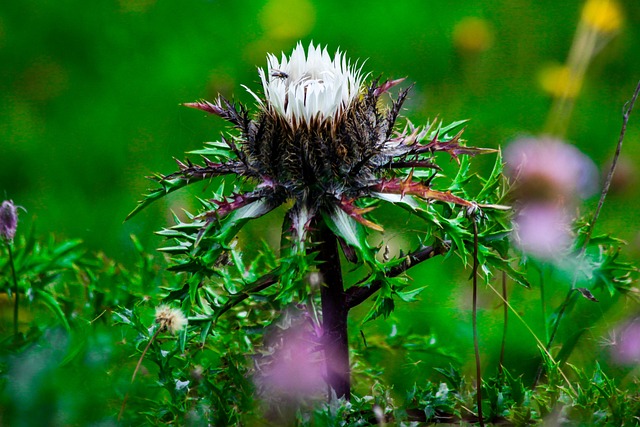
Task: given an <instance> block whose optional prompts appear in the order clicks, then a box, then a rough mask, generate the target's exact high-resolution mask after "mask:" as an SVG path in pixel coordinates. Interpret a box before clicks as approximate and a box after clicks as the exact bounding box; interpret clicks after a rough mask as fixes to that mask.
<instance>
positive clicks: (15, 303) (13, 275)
mask: <svg viewBox="0 0 640 427" xmlns="http://www.w3.org/2000/svg"><path fill="white" fill-rule="evenodd" d="M7 250H8V251H9V265H10V266H11V278H12V279H13V293H14V294H15V298H14V300H13V334H14V336H15V337H16V338H17V337H18V308H19V307H18V305H19V302H20V292H19V291H18V279H17V277H16V267H15V265H14V262H13V250H12V249H11V242H7Z"/></svg>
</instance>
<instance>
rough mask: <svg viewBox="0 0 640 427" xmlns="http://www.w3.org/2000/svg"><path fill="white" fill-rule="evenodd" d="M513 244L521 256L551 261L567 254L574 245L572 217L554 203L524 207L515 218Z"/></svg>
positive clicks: (532, 204)
mask: <svg viewBox="0 0 640 427" xmlns="http://www.w3.org/2000/svg"><path fill="white" fill-rule="evenodd" d="M513 237H514V241H515V244H516V245H517V246H518V247H519V248H520V249H522V250H523V251H524V252H526V253H528V254H530V255H533V256H535V257H538V258H542V259H553V258H556V257H557V256H559V255H562V254H564V253H566V252H567V250H568V249H569V248H570V247H571V244H572V242H573V236H572V234H571V217H570V216H569V214H568V213H567V212H566V210H565V209H564V207H563V206H562V205H560V204H557V203H530V204H527V205H524V206H523V207H522V208H521V209H520V210H519V212H518V213H517V214H516V216H515V218H514V235H513Z"/></svg>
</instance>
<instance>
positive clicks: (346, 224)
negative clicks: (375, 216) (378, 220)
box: [322, 208, 377, 265]
mask: <svg viewBox="0 0 640 427" xmlns="http://www.w3.org/2000/svg"><path fill="white" fill-rule="evenodd" d="M322 217H323V219H324V221H325V223H326V224H327V226H328V227H329V229H331V231H332V232H333V233H334V234H336V235H337V236H339V237H341V238H342V239H344V241H345V242H346V243H347V244H348V245H349V246H351V247H352V248H354V249H356V251H357V252H358V255H359V256H360V258H361V259H363V260H364V261H365V262H366V263H368V264H370V265H377V260H376V257H375V253H374V252H373V251H372V250H371V248H370V247H369V244H368V243H367V233H366V231H365V229H364V227H363V226H362V225H361V224H359V223H358V222H357V221H355V220H354V219H353V218H351V217H350V216H349V215H348V214H347V213H346V212H344V211H343V210H342V209H337V208H336V209H334V210H333V211H332V212H331V215H327V214H325V213H324V212H323V215H322Z"/></svg>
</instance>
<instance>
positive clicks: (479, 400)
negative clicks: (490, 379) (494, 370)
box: [472, 218, 484, 427]
mask: <svg viewBox="0 0 640 427" xmlns="http://www.w3.org/2000/svg"><path fill="white" fill-rule="evenodd" d="M472 322H473V351H474V353H475V356H476V404H477V405H478V422H479V423H480V427H484V417H483V415H482V369H481V367H480V346H479V344H478V224H477V223H476V219H475V218H473V309H472Z"/></svg>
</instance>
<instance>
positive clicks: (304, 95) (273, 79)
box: [247, 43, 364, 125]
mask: <svg viewBox="0 0 640 427" xmlns="http://www.w3.org/2000/svg"><path fill="white" fill-rule="evenodd" d="M258 72H259V74H260V80H262V86H263V90H264V95H265V98H266V104H267V105H266V106H265V105H264V101H262V100H261V99H260V98H259V97H258V96H256V94H255V93H253V92H251V91H250V90H249V89H247V90H249V92H250V93H251V94H252V95H253V96H254V97H255V98H256V99H257V100H258V102H259V103H260V104H261V105H262V106H263V107H266V108H271V109H274V110H275V111H276V112H277V113H278V114H280V115H281V116H282V117H284V118H285V119H287V120H288V121H289V122H290V123H292V124H293V125H300V124H303V123H306V124H309V123H311V122H312V121H314V120H320V121H323V120H326V119H331V118H334V117H336V116H338V115H339V114H341V113H342V112H343V111H344V110H345V109H346V108H348V107H349V105H350V104H351V102H352V101H353V100H354V99H355V98H356V97H357V96H358V93H359V91H360V86H361V84H362V81H363V79H364V77H363V76H362V74H361V69H360V68H356V67H355V66H352V65H351V62H350V61H348V60H347V59H346V58H345V56H344V55H343V53H342V52H340V51H339V50H338V51H337V52H336V54H335V56H334V57H333V59H332V58H331V56H330V55H329V53H328V52H327V48H326V47H325V48H324V49H322V48H321V47H320V46H314V45H313V43H311V44H310V45H309V49H308V51H307V53H305V51H304V48H303V47H302V44H301V43H298V45H297V46H296V48H295V49H294V50H293V52H292V53H291V56H290V57H289V58H287V57H286V55H285V54H284V53H283V54H282V58H281V59H280V61H278V58H277V57H276V56H275V55H272V54H269V55H268V57H267V70H266V71H265V70H263V69H259V71H258Z"/></svg>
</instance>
